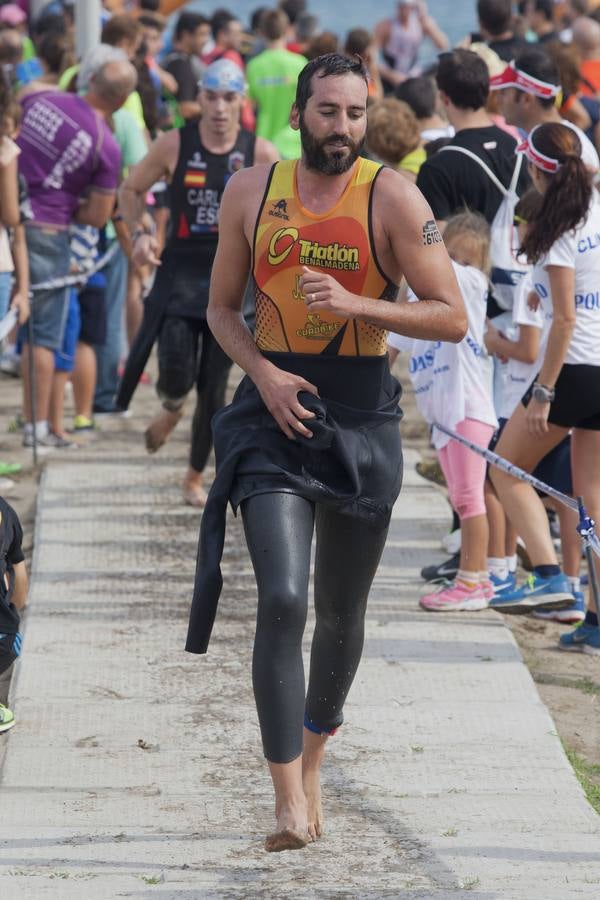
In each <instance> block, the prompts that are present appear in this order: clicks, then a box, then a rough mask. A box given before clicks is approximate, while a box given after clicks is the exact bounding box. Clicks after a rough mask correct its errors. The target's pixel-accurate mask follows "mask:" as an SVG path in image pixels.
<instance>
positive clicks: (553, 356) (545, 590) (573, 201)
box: [492, 123, 600, 654]
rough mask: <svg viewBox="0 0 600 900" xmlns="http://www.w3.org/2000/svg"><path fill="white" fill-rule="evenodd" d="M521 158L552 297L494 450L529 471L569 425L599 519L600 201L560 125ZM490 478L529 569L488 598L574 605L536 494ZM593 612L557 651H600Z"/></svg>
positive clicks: (533, 256) (538, 253) (546, 128)
mask: <svg viewBox="0 0 600 900" xmlns="http://www.w3.org/2000/svg"><path fill="white" fill-rule="evenodd" d="M519 150H520V151H521V152H523V153H525V155H526V156H527V159H528V161H529V171H530V174H531V177H532V180H533V184H534V186H535V188H536V189H537V190H538V191H539V193H540V194H541V195H542V198H543V199H542V204H541V207H540V210H539V213H538V215H537V216H536V217H535V219H534V220H533V221H531V222H530V223H529V227H528V229H527V234H526V236H525V238H524V240H523V243H522V252H523V253H524V254H525V255H526V256H527V259H528V261H529V262H530V263H532V264H534V265H536V266H537V267H540V268H543V269H544V270H545V271H546V273H547V275H548V281H549V286H550V291H549V292H548V296H547V297H542V298H541V301H542V305H543V307H544V309H545V310H546V312H551V314H552V324H551V326H550V329H549V332H548V338H547V342H546V350H545V353H544V358H543V361H542V364H541V367H540V370H539V373H538V376H537V380H536V381H535V382H534V384H533V385H532V387H531V388H530V389H529V390H528V391H527V393H526V394H525V396H524V397H523V400H522V402H521V404H520V405H519V406H518V407H517V409H516V410H515V412H514V413H513V415H512V416H511V418H510V419H509V421H508V424H507V425H506V428H505V429H504V432H503V434H502V437H501V438H500V441H499V443H498V446H497V448H496V449H497V452H498V453H499V454H500V456H504V457H505V458H507V459H508V460H510V462H512V463H515V464H516V465H517V466H520V467H521V468H523V469H526V470H527V471H530V472H531V471H532V470H533V469H534V468H535V466H536V465H537V463H538V462H539V461H540V460H541V459H542V457H544V456H545V455H546V454H547V453H549V452H550V451H551V450H552V449H553V448H554V447H556V446H557V445H558V444H559V443H560V442H561V441H562V440H563V438H564V437H565V436H566V435H567V434H568V432H569V430H570V429H572V446H571V458H572V475H573V489H574V492H575V495H582V496H583V497H584V499H585V502H586V505H587V508H588V512H589V514H590V515H591V516H592V517H593V518H595V519H596V521H598V520H599V519H600V466H599V465H598V460H599V459H600V352H599V351H600V195H599V194H598V192H597V191H596V190H595V189H594V188H593V187H592V180H591V176H590V174H589V173H588V172H587V170H586V168H585V166H584V164H583V162H582V161H581V142H580V140H579V138H578V136H577V134H576V133H575V132H574V131H573V130H572V129H571V128H567V127H565V126H564V125H561V124H558V123H556V124H555V123H547V124H544V125H539V126H538V127H537V128H534V129H533V131H532V132H531V133H530V134H529V136H528V138H527V140H526V141H525V142H524V143H523V144H522V145H521V146H520V147H519ZM492 481H493V483H494V485H495V487H496V490H497V492H498V494H499V496H500V499H501V500H502V503H503V505H504V508H505V510H506V513H507V515H508V516H509V518H510V519H511V521H512V523H513V525H514V526H515V527H516V528H517V529H518V531H519V533H520V534H521V536H522V538H523V540H524V541H525V545H526V547H527V551H528V553H529V556H530V558H531V561H532V563H533V566H534V569H533V578H532V579H530V580H529V581H528V583H527V584H526V585H524V586H523V587H521V588H519V589H517V590H515V591H513V592H511V593H507V594H503V595H502V597H501V598H496V599H495V600H494V603H493V606H494V607H495V608H497V609H502V610H506V611H507V612H519V613H527V612H531V611H532V609H535V608H536V607H537V608H539V607H545V608H560V607H561V606H568V605H570V604H572V603H573V595H572V592H571V589H570V586H569V582H568V580H567V578H566V577H565V575H564V574H563V573H562V572H561V571H560V568H559V566H558V562H557V558H556V553H555V551H554V546H553V543H552V538H551V536H550V531H549V528H548V521H547V518H546V513H545V510H544V507H543V505H542V502H541V500H540V499H539V497H538V496H537V494H536V493H535V491H534V489H533V488H532V487H530V486H529V485H527V484H525V483H524V482H521V481H518V480H517V479H515V478H513V477H511V476H510V475H507V474H506V473H504V472H502V471H500V470H499V469H494V470H493V472H492ZM597 622H598V620H597V614H596V611H595V609H593V608H591V609H589V610H588V613H587V615H586V619H585V621H584V623H583V625H582V626H581V628H583V631H582V630H581V628H580V629H578V630H577V633H576V634H577V636H576V637H575V636H574V633H571V634H570V635H564V636H563V637H562V638H561V646H563V647H566V648H575V649H585V650H586V651H588V652H590V653H598V654H600V629H598V627H597Z"/></svg>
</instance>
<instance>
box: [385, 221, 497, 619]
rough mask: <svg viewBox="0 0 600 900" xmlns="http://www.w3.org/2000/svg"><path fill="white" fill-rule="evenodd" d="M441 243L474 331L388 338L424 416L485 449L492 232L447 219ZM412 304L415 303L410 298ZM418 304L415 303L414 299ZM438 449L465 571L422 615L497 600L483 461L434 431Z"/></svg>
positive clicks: (492, 425)
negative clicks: (451, 338)
mask: <svg viewBox="0 0 600 900" xmlns="http://www.w3.org/2000/svg"><path fill="white" fill-rule="evenodd" d="M444 243H445V244H446V248H447V250H448V253H449V255H450V257H451V258H452V260H453V266H454V271H455V273H456V277H457V280H458V284H459V287H460V289H461V292H462V295H463V299H464V301H465V307H466V310H467V317H468V321H469V330H468V332H467V335H466V337H465V338H464V339H463V340H462V341H461V342H460V343H459V344H446V343H442V342H441V341H418V340H411V339H410V340H408V341H407V339H406V338H403V337H401V336H398V335H395V334H391V335H390V337H389V338H388V343H389V345H390V346H391V347H392V348H396V349H399V350H409V352H410V354H411V359H410V363H409V372H410V376H411V380H412V383H413V386H414V389H415V394H416V400H417V405H418V407H419V409H420V411H421V414H422V415H423V417H424V418H425V419H426V421H427V422H429V423H430V424H431V425H434V424H435V423H436V422H437V423H439V424H440V425H444V426H446V427H447V428H450V429H452V430H453V431H456V432H457V433H458V434H461V435H463V436H464V437H466V438H468V439H469V440H471V441H473V442H474V443H476V444H479V445H480V446H482V447H487V446H488V444H489V442H490V440H491V437H492V435H493V433H494V431H495V429H496V427H497V424H498V423H497V419H496V414H495V412H494V405H493V401H492V387H491V368H490V366H489V362H488V359H487V357H486V352H485V348H484V343H483V335H484V329H485V318H486V300H487V295H488V286H489V280H488V274H489V245H490V230H489V226H488V224H487V222H486V221H485V219H484V218H483V217H482V216H480V215H479V214H478V213H472V212H464V213H460V214H458V215H456V216H453V217H452V218H451V219H449V221H448V224H447V225H446V229H445V231H444ZM409 299H410V298H409ZM414 299H416V298H414ZM432 441H433V444H434V446H435V448H436V450H437V451H438V457H439V460H440V465H441V467H442V470H443V472H444V476H445V478H446V483H447V485H448V493H449V495H450V501H451V503H452V507H453V509H455V510H456V512H457V513H458V515H459V517H460V526H461V535H462V541H461V551H460V568H459V570H458V573H457V575H456V578H455V579H454V581H453V582H451V583H449V584H448V583H447V584H444V585H443V586H442V588H441V589H440V590H439V591H436V592H433V593H428V594H425V595H424V596H422V597H421V601H420V603H421V606H423V607H424V608H425V609H428V610H431V611H435V612H443V611H448V610H479V609H485V607H487V606H488V604H489V601H490V600H491V598H492V597H493V595H494V590H493V587H492V585H491V583H490V579H489V575H488V570H487V545H488V524H487V517H486V509H485V500H484V490H483V489H484V482H485V474H486V464H485V460H483V459H481V458H480V457H479V456H477V455H476V454H475V453H473V451H472V450H469V449H468V448H467V447H464V446H463V445H462V444H459V443H457V442H456V441H453V440H451V439H450V438H448V437H447V436H446V435H445V434H443V433H442V432H441V431H439V430H437V429H435V428H434V429H433V434H432Z"/></svg>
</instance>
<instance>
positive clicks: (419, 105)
mask: <svg viewBox="0 0 600 900" xmlns="http://www.w3.org/2000/svg"><path fill="white" fill-rule="evenodd" d="M394 93H395V95H396V97H397V99H398V100H403V101H404V103H408V105H409V106H410V108H411V109H412V111H413V112H414V114H415V116H416V117H417V119H429V118H430V117H431V116H432V115H433V114H434V112H435V95H436V90H435V84H434V82H433V81H432V80H431V78H426V77H424V76H420V77H418V78H407V79H406V81H403V82H402V83H401V84H399V85H398V87H397V88H396V90H395V92H394Z"/></svg>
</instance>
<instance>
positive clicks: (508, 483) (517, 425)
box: [491, 405, 568, 566]
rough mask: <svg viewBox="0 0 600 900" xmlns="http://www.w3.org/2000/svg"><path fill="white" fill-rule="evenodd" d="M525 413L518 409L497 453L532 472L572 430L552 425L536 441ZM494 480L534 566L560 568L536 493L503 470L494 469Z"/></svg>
mask: <svg viewBox="0 0 600 900" xmlns="http://www.w3.org/2000/svg"><path fill="white" fill-rule="evenodd" d="M525 412H526V410H525V407H524V406H521V405H520V406H518V407H517V409H516V410H515V412H514V413H513V415H512V416H511V418H510V419H509V421H508V422H507V424H506V427H505V429H504V431H503V432H502V436H501V438H500V440H499V442H498V446H497V447H496V452H497V453H498V454H499V456H503V457H504V458H505V459H508V460H509V461H510V462H512V463H514V464H515V465H517V466H519V467H520V468H522V469H525V470H526V471H528V472H531V471H533V469H534V468H535V467H536V465H537V464H538V463H539V461H540V460H541V459H543V458H544V456H545V455H546V454H547V453H549V452H550V450H552V449H554V447H556V446H557V445H558V444H560V442H561V441H562V440H563V438H564V437H565V436H566V435H567V433H568V428H559V427H558V426H557V425H549V426H548V431H547V432H546V434H544V435H543V436H542V437H536V438H535V440H534V439H533V438H532V436H531V435H530V433H529V431H528V429H527V425H526V422H525ZM491 478H492V483H493V485H494V487H495V488H496V491H497V493H498V497H499V498H500V501H501V503H502V506H503V507H504V509H505V511H506V514H507V516H508V518H509V519H510V521H511V523H512V524H513V525H514V527H515V528H516V529H517V530H518V532H519V534H520V535H521V537H522V538H523V541H524V542H525V546H526V547H527V552H528V554H529V557H530V559H531V562H532V563H533V565H534V566H540V565H557V564H558V562H557V558H556V552H555V550H554V545H553V543H552V537H551V535H550V529H549V527H548V517H547V516H546V510H545V509H544V504H543V503H542V501H541V500H540V498H539V497H538V495H537V494H536V492H535V490H534V489H533V488H532V487H531V485H529V484H525V482H523V481H518V480H517V479H516V478H513V476H512V475H508V474H507V473H506V472H503V471H501V470H500V469H492V471H491Z"/></svg>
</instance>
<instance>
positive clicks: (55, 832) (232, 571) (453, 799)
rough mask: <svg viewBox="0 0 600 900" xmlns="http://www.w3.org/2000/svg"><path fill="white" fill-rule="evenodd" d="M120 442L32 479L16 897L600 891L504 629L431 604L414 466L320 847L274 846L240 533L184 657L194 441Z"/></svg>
mask: <svg viewBox="0 0 600 900" xmlns="http://www.w3.org/2000/svg"><path fill="white" fill-rule="evenodd" d="M110 427H111V428H113V429H114V430H115V435H114V440H106V439H105V438H101V439H100V440H99V441H98V442H97V443H96V444H94V445H92V446H91V447H90V448H89V449H87V450H85V451H79V452H77V453H76V454H73V456H72V457H71V456H70V457H69V458H68V460H67V461H65V460H61V461H58V460H56V461H51V462H49V463H48V466H47V469H46V472H45V475H44V478H43V482H42V487H41V494H40V501H39V510H38V522H37V534H36V556H35V561H34V573H33V589H32V594H31V604H30V612H29V614H28V621H27V630H26V641H25V655H24V657H23V660H22V662H21V664H20V668H19V671H18V676H17V678H16V679H15V680H14V683H13V688H12V697H11V705H12V706H13V708H14V710H15V713H16V716H17V718H18V724H17V726H16V727H15V728H14V729H13V731H12V732H10V733H9V734H8V735H6V736H4V737H3V738H2V739H0V752H1V751H2V749H4V750H5V756H4V763H3V770H2V786H1V790H0V886H1V887H0V893H1V896H2V897H6V898H11V900H12V898H27V900H29V898H37V897H40V898H45V897H52V898H57V900H70V898H76V900H80V898H84V897H85V898H103V900H105V898H115V897H131V898H151V897H159V898H161V900H164V898H173V900H192V898H255V897H265V898H279V897H294V898H312V897H326V898H338V897H340V898H341V897H356V898H361V900H362V898H378V897H399V896H404V895H405V894H406V896H408V897H415V898H433V897H441V898H446V897H448V898H452V900H454V898H462V897H465V898H481V900H483V898H485V900H491V898H503V900H506V898H515V900H517V898H518V900H537V898H539V900H551V898H556V900H569V898H571V897H573V898H578V897H590V898H592V897H594V898H597V897H599V896H600V819H599V818H598V817H597V816H596V814H595V813H594V812H593V810H592V809H591V807H589V806H588V804H587V802H586V800H585V798H584V795H583V793H582V790H581V788H580V786H579V784H578V782H577V780H576V778H575V776H574V774H573V772H572V771H571V769H570V767H569V764H568V762H567V760H566V758H565V755H564V753H563V751H562V748H561V745H560V742H559V739H558V737H557V736H556V733H555V729H554V725H553V722H552V720H551V718H550V716H549V714H548V712H547V710H546V708H545V707H544V706H543V704H542V703H541V701H540V699H539V696H538V694H537V691H536V688H535V686H534V684H533V682H532V680H531V678H530V676H529V674H528V672H527V670H526V668H525V666H524V665H523V663H522V661H521V658H520V655H519V652H518V650H517V647H516V645H515V643H514V641H513V639H512V636H511V634H510V632H509V630H508V629H507V628H506V627H505V626H504V625H503V623H502V620H501V618H500V617H499V616H497V615H496V614H494V613H491V612H490V613H487V612H486V613H480V614H461V615H455V616H448V617H443V616H437V617H436V616H433V615H431V614H429V615H428V614H425V613H422V612H421V611H420V610H419V609H418V607H417V603H416V598H417V596H418V570H419V568H420V567H421V566H422V565H423V564H424V563H425V562H427V561H429V560H431V558H432V557H434V558H436V556H437V555H438V554H439V537H440V535H441V534H442V533H443V530H444V528H445V526H446V524H447V520H448V514H447V506H446V503H445V500H444V498H443V496H442V494H441V493H440V492H439V491H438V490H437V489H436V488H434V487H433V486H431V485H429V484H428V483H426V482H424V481H422V480H421V479H420V478H419V477H418V476H417V475H416V474H414V462H415V459H416V454H415V453H414V452H413V453H410V452H409V453H408V454H407V459H406V463H407V465H406V472H407V474H406V484H405V488H404V489H403V492H402V495H401V499H400V501H399V503H398V505H397V508H396V510H395V515H394V519H393V525H392V529H391V533H390V539H389V543H388V547H387V550H386V554H385V557H384V561H383V565H382V567H381V569H380V572H379V575H378V578H377V581H376V585H375V588H374V590H373V594H372V599H371V603H370V610H369V614H368V628H367V641H366V645H365V653H364V659H363V663H362V666H361V668H360V670H359V674H358V676H357V680H356V682H355V685H354V687H353V690H352V692H351V695H350V699H349V702H348V704H347V710H346V718H347V725H346V726H345V727H344V729H343V730H342V731H341V732H340V734H339V736H337V737H336V738H335V739H334V740H333V741H332V742H331V752H330V755H329V759H328V763H327V768H326V770H325V773H324V794H325V804H326V815H327V834H326V836H325V837H324V838H323V839H322V841H321V842H319V843H318V844H316V845H312V846H310V847H309V848H307V849H306V850H305V851H304V852H302V853H286V854H281V855H278V856H270V855H267V854H265V853H264V852H263V850H262V839H263V836H264V834H265V832H266V831H267V830H268V829H269V828H270V826H271V822H272V809H271V799H270V796H271V795H270V788H269V782H268V776H267V773H266V769H265V766H264V764H263V761H262V759H261V754H260V743H259V735H258V729H257V724H256V718H255V711H254V707H253V700H252V693H251V686H250V654H251V646H252V633H253V615H254V609H255V600H254V592H253V580H252V575H251V570H250V566H249V561H248V558H247V555H246V551H245V547H244V543H243V539H242V532H241V528H240V524H239V523H238V522H236V521H235V520H233V519H232V524H231V528H230V530H229V535H228V543H227V547H226V553H225V565H224V575H225V585H226V587H225V593H224V597H223V600H222V605H221V608H220V611H219V616H218V620H217V624H216V627H215V632H214V639H213V643H212V645H211V651H210V654H209V655H208V656H207V657H204V658H198V657H193V656H190V655H187V654H185V653H184V652H183V651H182V646H183V642H184V635H185V630H186V621H187V611H188V606H189V600H190V593H191V584H192V578H193V570H194V558H195V547H196V537H197V530H198V515H197V513H196V512H195V511H193V510H191V509H190V508H186V507H183V506H182V505H181V503H180V495H179V485H178V482H177V472H176V471H175V468H174V460H176V461H178V462H179V463H181V464H182V465H183V461H184V453H185V435H184V434H182V435H181V436H176V438H175V441H174V443H173V445H172V447H171V452H170V457H169V458H166V457H165V458H164V460H163V459H162V458H160V457H158V458H156V459H152V460H149V459H148V457H146V456H144V455H142V451H141V450H140V449H139V433H140V424H139V422H138V423H136V422H135V420H131V421H130V422H128V423H120V424H119V423H117V424H115V425H112V426H110ZM311 625H312V623H309V628H310V626H311ZM307 633H310V632H307ZM306 646H307V649H308V643H307V645H306Z"/></svg>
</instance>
